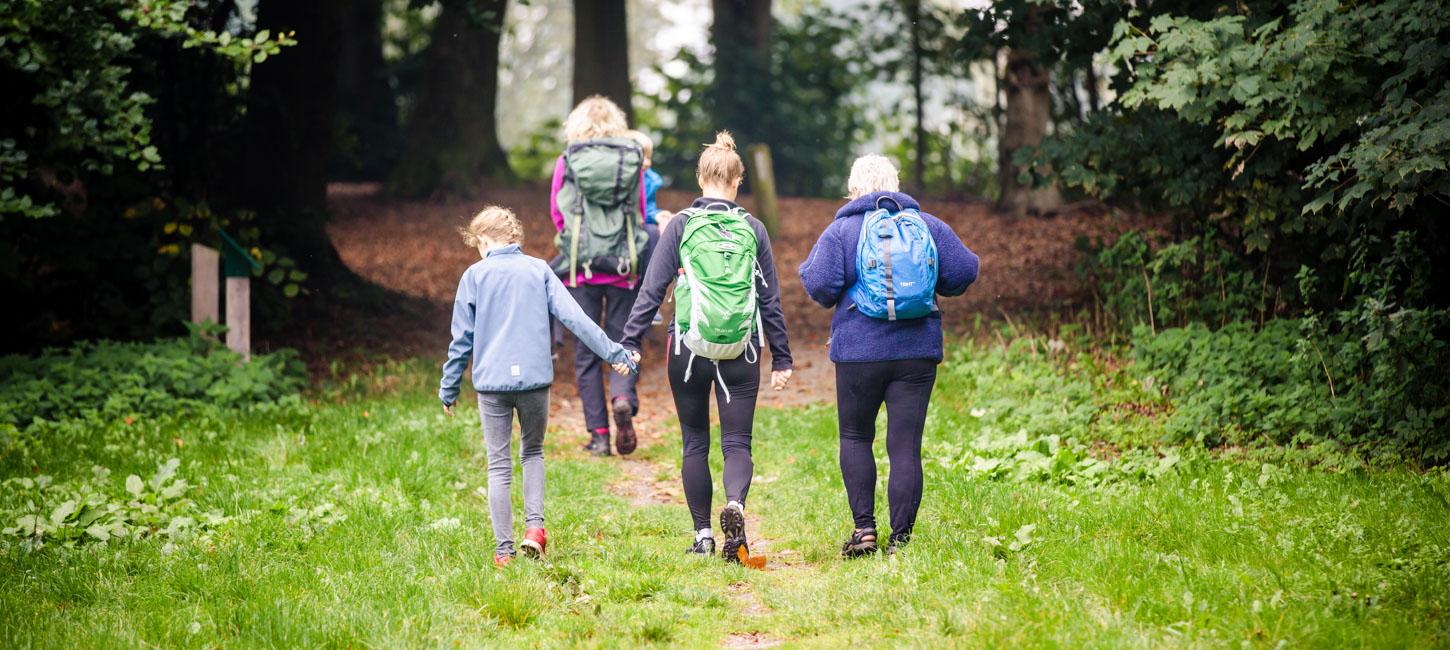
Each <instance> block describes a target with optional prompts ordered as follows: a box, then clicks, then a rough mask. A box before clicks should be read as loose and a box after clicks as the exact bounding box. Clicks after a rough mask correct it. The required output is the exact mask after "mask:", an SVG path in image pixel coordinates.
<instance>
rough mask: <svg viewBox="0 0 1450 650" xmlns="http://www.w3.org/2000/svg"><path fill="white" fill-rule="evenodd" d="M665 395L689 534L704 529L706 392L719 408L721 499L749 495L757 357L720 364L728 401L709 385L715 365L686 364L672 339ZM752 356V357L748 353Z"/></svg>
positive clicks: (707, 493) (707, 520) (708, 491)
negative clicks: (669, 396) (671, 407)
mask: <svg viewBox="0 0 1450 650" xmlns="http://www.w3.org/2000/svg"><path fill="white" fill-rule="evenodd" d="M667 345H669V346H671V347H670V349H669V352H668V354H669V357H670V363H669V374H670V391H671V392H673V393H674V395H675V412H676V413H677V414H679V417H680V434H681V436H682V439H683V443H684V461H683V463H682V464H681V468H680V477H681V478H682V479H683V480H684V483H685V503H687V504H689V506H690V518H691V519H692V520H694V525H695V530H700V529H701V528H706V527H708V526H709V525H710V500H711V498H712V494H711V489H712V481H711V479H710V393H712V392H713V393H715V405H716V407H717V408H718V409H719V410H720V451H721V453H722V454H724V456H725V499H726V500H727V501H739V502H740V504H741V505H744V504H745V494H746V493H747V492H749V491H750V477H751V476H753V475H754V474H755V463H754V462H752V461H751V460H750V431H751V429H752V428H753V427H754V426H755V396H756V394H757V393H758V392H759V391H760V359H759V358H756V360H755V361H754V362H748V361H746V360H745V356H744V355H741V356H740V357H739V358H736V359H731V360H729V361H721V362H720V376H721V377H723V378H724V380H725V387H726V388H729V389H730V402H729V403H726V402H725V391H724V390H723V389H722V388H721V387H720V386H719V385H717V382H716V381H715V362H714V361H711V360H709V359H705V358H702V357H701V358H696V359H695V362H694V368H693V369H692V370H691V372H690V380H689V381H685V369H686V368H687V367H688V366H690V351H689V349H687V348H683V347H681V349H680V354H675V351H674V347H673V346H674V338H673V335H672V336H671V337H670V339H668V342H667ZM752 356H753V355H752Z"/></svg>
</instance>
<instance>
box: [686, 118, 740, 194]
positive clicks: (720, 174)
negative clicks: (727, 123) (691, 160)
mask: <svg viewBox="0 0 1450 650" xmlns="http://www.w3.org/2000/svg"><path fill="white" fill-rule="evenodd" d="M695 176H696V178H697V179H698V180H699V181H700V185H704V184H706V183H718V184H720V185H739V184H740V181H741V179H743V178H745V163H743V162H741V161H740V154H738V153H735V138H733V137H731V135H730V132H729V131H720V132H718V133H716V134H715V141H714V142H713V143H710V144H707V145H705V150H704V151H702V152H700V163H699V165H698V166H696V168H695Z"/></svg>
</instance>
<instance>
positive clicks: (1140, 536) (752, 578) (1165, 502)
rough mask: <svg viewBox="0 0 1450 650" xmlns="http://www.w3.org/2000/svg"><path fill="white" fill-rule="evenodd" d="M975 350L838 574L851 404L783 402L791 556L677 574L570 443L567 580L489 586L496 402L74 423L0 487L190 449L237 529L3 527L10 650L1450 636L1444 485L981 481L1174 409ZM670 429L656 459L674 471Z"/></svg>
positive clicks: (769, 524) (778, 507)
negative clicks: (1017, 435)
mask: <svg viewBox="0 0 1450 650" xmlns="http://www.w3.org/2000/svg"><path fill="white" fill-rule="evenodd" d="M981 357H982V358H981V359H976V360H974V359H971V358H960V359H958V360H957V361H956V362H954V364H952V365H950V366H948V368H949V370H947V371H944V373H943V378H942V381H941V383H940V384H939V386H938V388H937V394H936V395H937V397H936V401H935V403H934V407H933V412H932V415H931V417H930V419H929V424H928V428H929V430H928V442H927V455H928V462H927V493H926V499H925V502H924V503H923V507H922V514H921V519H920V524H919V525H918V529H917V535H916V538H915V540H914V541H913V543H912V545H911V546H910V547H909V548H908V549H907V550H906V552H904V553H902V554H900V555H897V556H895V557H893V558H885V557H877V558H869V559H864V560H858V561H854V562H844V561H842V560H840V559H839V557H838V555H837V550H838V549H839V544H840V542H841V541H842V540H843V539H844V537H845V535H846V534H847V533H848V532H849V530H848V529H849V526H850V517H849V513H848V511H847V508H846V503H845V497H844V493H843V490H842V488H841V484H840V475H839V471H838V469H837V465H836V442H835V418H834V412H833V411H832V410H830V409H828V408H824V407H818V408H811V409H802V410H792V411H768V410H767V411H762V412H761V413H760V414H759V418H758V426H757V431H756V438H755V453H756V467H757V469H756V471H757V475H758V476H759V477H761V478H762V479H763V480H761V481H759V482H758V483H757V484H756V485H755V486H754V488H753V489H752V492H751V512H752V513H753V515H754V516H755V517H758V518H759V521H760V525H761V528H762V530H763V531H764V533H765V535H766V536H767V537H769V538H771V541H770V544H769V546H770V553H771V556H770V560H771V567H770V568H771V569H772V570H769V571H765V572H757V571H751V570H747V569H743V568H739V567H733V566H726V565H724V564H723V563H722V562H719V561H718V560H711V561H701V560H700V559H698V558H688V557H685V556H684V554H683V553H682V551H683V549H684V548H685V546H687V544H688V542H689V537H690V534H689V528H690V526H689V522H688V514H687V513H686V511H685V508H684V506H683V505H650V506H643V507H636V506H632V505H630V504H629V503H628V502H627V501H625V500H624V499H622V498H620V497H617V496H614V495H613V494H612V493H611V492H610V491H609V490H608V486H609V484H610V483H611V482H614V481H619V480H622V477H621V474H620V472H619V471H618V468H617V466H616V464H615V463H616V461H612V460H597V459H590V458H584V457H582V456H580V455H579V454H578V452H577V450H576V449H575V448H576V446H577V443H578V441H577V440H575V437H573V436H568V435H561V434H554V435H551V436H550V438H549V442H548V454H549V455H548V457H547V462H548V475H549V484H548V489H549V493H548V502H547V516H548V527H549V533H550V544H551V547H550V551H551V553H550V562H549V563H548V564H539V563H531V562H518V563H516V564H515V565H514V566H512V567H510V568H508V569H507V570H503V571H500V570H496V569H494V568H493V566H492V564H491V560H492V553H491V550H492V539H491V534H490V533H489V527H488V516H487V508H486V505H487V504H486V502H485V500H484V498H483V497H482V496H481V495H480V494H479V493H477V492H476V489H477V488H478V487H479V486H480V485H482V484H483V483H484V482H485V481H484V469H483V468H484V463H483V457H482V454H483V447H482V444H481V440H480V436H479V434H478V430H477V420H476V413H475V411H474V410H473V409H472V407H471V405H468V406H467V407H466V408H465V409H463V411H462V412H461V413H460V414H459V417H457V418H455V419H447V418H445V417H443V416H442V414H441V413H440V412H439V410H438V408H437V405H436V402H435V400H434V399H433V398H432V393H431V389H430V386H431V385H432V382H433V381H434V379H433V377H432V376H431V374H430V373H429V371H428V370H426V369H422V368H421V367H420V366H411V367H407V368H393V369H388V370H386V371H384V373H383V374H386V377H383V378H381V379H379V383H384V384H387V385H388V386H389V388H387V389H386V390H377V391H373V392H371V393H369V394H353V395H352V396H350V397H348V398H347V399H346V400H345V401H343V400H342V399H341V398H338V397H336V396H333V397H329V398H326V399H320V400H319V401H320V402H321V403H315V404H312V403H299V404H297V405H294V406H293V407H291V408H284V409H277V410H274V411H272V412H268V413H260V414H252V415H249V416H246V417H241V416H225V415H217V416H211V417H201V418H185V419H183V418H171V419H165V418H163V419H162V420H158V421H154V422H151V421H146V422H138V423H135V424H134V425H125V424H123V423H119V422H118V423H114V424H108V425H100V426H99V427H98V428H96V429H95V430H94V431H89V432H82V433H72V434H70V435H82V434H84V435H89V436H90V437H91V438H94V439H95V440H96V442H95V444H89V445H84V446H83V445H79V444H64V445H52V446H47V445H46V444H45V443H44V441H36V440H29V441H15V440H12V441H4V442H5V444H4V445H3V446H0V452H3V455H0V469H3V471H4V474H3V476H0V478H10V477H17V476H32V475H35V474H39V473H44V474H49V475H52V476H54V477H56V479H57V480H62V481H63V480H67V479H73V478H76V477H81V476H88V475H89V474H90V472H91V466H92V465H94V464H100V465H105V466H107V467H109V468H110V469H111V470H112V471H113V475H114V476H118V477H123V476H125V475H126V474H127V473H136V474H139V475H142V476H147V475H149V473H150V472H152V471H154V468H155V465H156V463H157V462H160V461H163V460H164V459H166V458H169V457H172V456H175V457H178V458H180V459H181V460H182V465H181V470H180V473H181V476H183V477H184V478H186V479H187V480H188V481H190V482H191V483H193V484H195V485H197V486H198V487H197V488H196V489H195V490H194V491H193V492H192V494H191V498H192V499H193V500H195V501H196V502H197V507H198V508H200V509H202V510H212V509H216V510H220V511H222V512H223V513H224V514H226V515H228V516H230V517H232V520H231V521H229V522H226V523H222V524H219V525H217V526H216V527H214V528H213V529H212V530H210V531H209V532H207V533H205V534H201V535H196V536H193V537H190V538H185V539H179V540H174V541H172V542H171V543H167V542H168V540H165V539H160V538H152V539H141V540H126V541H112V542H109V543H107V544H98V543H83V544H81V545H80V546H79V547H78V548H75V549H66V548H60V547H58V546H56V545H50V546H46V547H43V548H41V549H39V550H28V549H26V548H24V547H22V546H21V545H20V544H18V543H16V542H15V540H14V538H0V539H3V540H4V541H3V542H0V544H3V546H0V645H4V646H5V647H136V646H142V645H155V646H167V647H170V646H185V647H193V646H224V647H247V648H250V647H435V646H447V647H455V646H463V647H499V646H527V645H536V644H537V645H546V646H555V647H566V646H568V647H573V646H634V645H640V644H661V645H702V644H703V645H707V646H714V645H718V644H720V643H721V642H722V641H723V640H724V639H725V638H726V637H727V635H729V634H744V633H752V632H755V633H760V634H762V635H764V636H765V637H767V638H769V639H773V640H778V641H782V642H785V643H787V644H793V645H801V646H815V647H839V646H842V645H846V644H848V643H854V644H857V645H862V646H864V645H868V644H875V643H879V642H880V641H882V640H889V641H893V642H895V643H899V644H904V645H909V646H937V645H943V644H948V645H971V646H988V647H1000V646H1019V645H1027V646H1099V647H1104V646H1108V647H1119V646H1159V645H1228V644H1235V645H1237V644H1239V643H1241V642H1247V643H1248V644H1250V645H1255V646H1276V645H1278V644H1280V643H1281V642H1284V643H1287V644H1289V645H1295V646H1343V645H1354V646H1395V647H1397V646H1424V647H1431V646H1444V645H1446V644H1447V643H1450V616H1447V611H1446V608H1447V605H1450V525H1447V523H1446V522H1447V521H1450V501H1447V497H1450V479H1447V476H1446V474H1445V473H1444V472H1432V473H1414V472H1409V471H1403V470H1393V471H1375V472H1367V471H1353V472H1341V473H1333V472H1327V471H1323V470H1322V469H1311V468H1309V467H1307V466H1305V465H1304V464H1295V463H1292V462H1284V463H1278V464H1265V463H1261V462H1258V461H1257V460H1256V461H1253V462H1247V461H1243V460H1224V459H1219V458H1215V457H1214V456H1210V455H1207V454H1202V453H1197V454H1192V453H1189V454H1185V456H1184V460H1182V461H1181V462H1179V463H1177V464H1176V465H1175V466H1173V467H1172V468H1171V471H1166V472H1163V473H1161V474H1158V475H1154V474H1151V473H1141V474H1137V475H1133V476H1129V477H1127V478H1121V479H1116V478H1115V479H1113V480H1103V481H1097V480H1093V481H1087V480H1082V479H1081V477H1080V476H1079V475H1078V474H1074V473H1071V472H1069V473H1058V472H1052V471H1047V472H1045V473H1032V472H1026V473H1022V474H1020V475H1016V474H1014V475H1007V474H991V475H989V474H985V473H982V472H978V471H974V470H972V469H970V459H968V460H963V456H962V454H963V450H966V449H972V448H973V447H972V443H973V441H975V440H985V439H995V438H994V436H998V437H1000V435H1003V434H1004V432H1006V433H1010V432H1012V431H1015V430H1017V429H1019V428H1020V429H1023V430H1025V431H1026V432H1027V433H1028V434H1029V435H1030V436H1031V437H1034V438H1035V437H1038V436H1041V435H1044V434H1046V433H1048V431H1047V430H1048V429H1054V430H1060V431H1062V432H1063V434H1064V438H1071V439H1076V438H1084V437H1096V438H1111V437H1112V436H1114V435H1118V434H1121V435H1122V436H1123V437H1124V440H1127V439H1133V440H1135V441H1137V442H1136V443H1135V444H1137V445H1138V446H1139V447H1142V446H1144V445H1149V446H1151V444H1152V441H1151V435H1148V434H1147V433H1145V432H1147V431H1151V426H1150V425H1151V418H1146V419H1144V418H1136V417H1135V418H1128V419H1127V420H1121V419H1115V418H1109V417H1103V416H1100V415H1099V416H1085V415H1083V410H1082V408H1081V403H1083V402H1087V403H1097V402H1098V401H1103V400H1120V401H1121V400H1127V399H1130V398H1132V396H1131V395H1125V394H1124V393H1123V391H1124V390H1128V389H1123V388H1121V386H1118V385H1116V384H1115V385H1114V386H1107V385H1106V383H1104V382H1103V381H1102V378H1103V377H1104V376H1106V374H1105V372H1106V371H1100V370H1094V371H1092V372H1086V371H1084V372H1085V374H1086V375H1087V378H1086V379H1073V377H1075V376H1077V375H1076V374H1075V372H1076V370H1077V368H1076V367H1075V366H1073V365H1072V364H1070V363H1068V364H1059V365H1058V366H1051V365H1050V364H1051V363H1052V362H1049V361H1046V360H1044V361H1041V362H1038V361H1036V359H1037V356H1036V354H1035V353H1034V354H1033V356H1032V357H1031V359H1033V360H1034V361H1032V362H1028V361H1026V359H1027V358H1028V357H1026V356H1025V355H1024V356H1022V357H1021V358H1020V359H1019V358H1017V357H1013V359H1015V360H1016V363H1017V364H1018V365H1016V366H1014V367H1013V368H1009V369H1006V370H1003V369H1001V368H998V367H997V366H996V365H994V364H997V363H998V361H999V360H995V358H994V357H992V356H991V354H988V353H986V352H983V354H982V355H981ZM1034 364H1036V365H1034ZM429 365H431V364H429ZM1038 366H1042V367H1038ZM994 373H995V374H994ZM984 377H990V378H991V381H986V380H984V379H983V378H984ZM1064 377H1066V378H1067V379H1064ZM1108 383H1110V382H1108ZM1129 392H1130V393H1131V391H1130V390H1129ZM1062 395H1071V396H1073V397H1072V399H1071V400H1064V399H1061V396H1062ZM1014 402H1015V403H1018V404H1028V405H1035V406H1032V408H1025V407H1024V408H1020V409H1018V410H1017V411H1012V408H1011V407H1010V405H1011V404H1012V403H1014ZM974 409H980V410H976V412H977V413H978V415H972V412H973V411H974ZM1089 410H1092V409H1089ZM1009 411H1010V412H1009ZM1099 412H1101V411H1099ZM1039 423H1040V424H1039ZM177 438H180V439H181V440H182V441H183V442H182V444H181V445H180V446H178V445H177V444H176V442H175V440H176V439H177ZM67 439H68V440H69V439H70V438H67ZM666 439H667V440H670V441H671V442H670V443H668V444H667V445H666V446H664V447H663V448H652V449H646V450H642V451H641V453H642V454H644V455H645V456H646V457H648V458H651V459H654V460H655V461H656V462H659V463H662V464H664V465H666V466H669V467H673V466H675V465H677V464H678V461H677V460H676V458H677V456H678V453H679V443H678V440H677V438H676V437H675V436H666ZM1073 444H1074V443H1070V442H1065V443H1064V444H1063V447H1064V448H1067V447H1071V446H1072V445H1073ZM1123 444H1127V443H1126V442H1124V443H1123ZM983 453H988V452H983ZM990 453H995V454H998V455H1002V454H1006V456H1003V457H1004V458H1014V459H1015V458H1018V457H1019V456H1023V457H1025V456H1030V454H1025V455H1024V452H1022V451H1016V452H1014V451H1012V450H1008V451H1007V452H1001V451H992V452H990ZM716 456H717V458H716V459H715V461H716V467H717V471H718V452H717V454H716ZM1124 458H1126V456H1124ZM1023 462H1026V461H1023ZM1114 462H1118V463H1122V462H1126V461H1124V460H1121V459H1120V460H1118V461H1114ZM882 468H883V472H882V478H883V480H882V482H881V486H880V491H881V497H880V499H879V511H880V513H881V515H882V518H883V520H884V518H885V510H886V505H885V496H884V490H885V481H884V477H885V472H884V469H885V465H884V462H883V465H882ZM717 478H718V473H717ZM117 482H118V483H119V481H117ZM7 489H11V488H7ZM516 497H517V495H516ZM5 498H7V499H11V501H13V495H8V496H6V497H5ZM716 498H717V500H719V499H720V494H719V491H718V490H717V495H716ZM7 503H10V501H7ZM12 505H13V503H12ZM455 519H456V521H457V523H456V525H454V523H453V521H454V520H455ZM0 523H4V524H5V525H9V523H8V522H0Z"/></svg>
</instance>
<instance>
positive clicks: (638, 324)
mask: <svg viewBox="0 0 1450 650" xmlns="http://www.w3.org/2000/svg"><path fill="white" fill-rule="evenodd" d="M712 203H723V204H725V205H728V206H730V207H732V208H735V207H739V206H737V205H736V204H735V203H734V202H733V201H726V200H725V199H714V198H710V197H701V198H698V199H695V202H694V203H692V204H691V205H690V207H692V208H703V207H705V206H707V205H710V204H712ZM745 219H746V221H747V222H749V223H750V228H751V229H752V230H754V231H755V239H756V241H757V242H758V244H757V246H756V252H755V261H756V263H758V264H759V265H760V271H761V275H762V276H764V277H762V278H757V279H756V282H755V290H756V295H757V297H758V303H757V304H758V305H759V308H760V321H761V326H762V327H764V328H765V340H766V343H767V344H769V345H770V356H771V363H770V369H771V370H789V369H790V368H791V357H790V341H789V339H788V337H787V334H786V327H785V312H784V311H782V310H781V308H780V283H779V282H777V281H776V273H775V256H774V255H772V254H771V252H770V236H769V235H768V234H767V233H766V232H765V224H763V223H761V222H760V220H759V219H756V218H755V217H754V216H753V215H746V217H745ZM685 221H686V218H685V217H679V218H675V219H671V220H670V223H669V225H667V226H665V229H664V231H662V232H661V233H660V241H659V243H658V244H656V245H655V252H654V256H653V257H651V258H650V261H649V269H648V270H646V271H645V274H644V280H643V281H642V282H641V283H640V287H639V295H638V296H637V297H635V299H634V309H633V310H631V311H630V313H629V321H628V322H626V323H625V324H624V338H623V339H622V340H621V341H620V343H621V344H622V345H624V347H626V348H629V349H630V350H634V351H636V352H638V351H639V340H640V338H641V337H643V336H644V333H645V331H646V330H648V329H649V327H650V321H652V320H654V316H655V312H657V311H659V309H660V304H661V303H663V302H664V299H665V291H667V290H668V289H669V287H670V283H672V282H674V281H675V278H676V277H677V276H678V275H679V271H680V238H681V237H682V236H683V235H684V233H685ZM674 329H675V325H674V323H670V331H671V332H673V331H674Z"/></svg>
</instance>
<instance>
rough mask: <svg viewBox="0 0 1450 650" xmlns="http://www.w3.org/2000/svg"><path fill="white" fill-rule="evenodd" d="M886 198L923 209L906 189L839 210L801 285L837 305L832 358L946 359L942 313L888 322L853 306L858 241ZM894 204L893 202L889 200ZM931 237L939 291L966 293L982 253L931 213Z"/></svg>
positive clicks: (803, 267)
mask: <svg viewBox="0 0 1450 650" xmlns="http://www.w3.org/2000/svg"><path fill="white" fill-rule="evenodd" d="M882 197H889V198H891V199H895V200H896V202H897V203H899V204H901V207H903V208H911V209H915V210H918V211H919V210H921V204H919V203H917V202H916V199H913V198H911V197H910V196H907V195H906V194H902V193H900V192H874V193H871V194H867V195H866V196H863V197H860V198H858V199H855V200H853V201H851V202H849V203H847V204H846V205H844V206H842V207H841V209H840V210H837V211H836V219H835V220H834V221H832V222H831V225H829V226H826V231H825V232H823V233H821V238H820V239H819V240H817V241H816V245H815V247H814V248H812V249H811V254H810V255H809V256H808V257H806V261H805V262H803V263H802V264H801V267H800V275H801V284H802V285H804V286H805V289H806V293H808V294H810V296H811V299H812V300H815V301H816V302H818V303H820V304H821V305H823V306H825V307H834V308H836V313H835V314H834V315H833V316H831V361H833V362H835V363H843V362H847V363H849V362H857V361H896V360H900V359H932V360H935V361H941V359H942V333H941V314H940V313H935V314H931V315H929V316H926V317H924V318H915V319H911V320H898V321H888V320H881V319H877V318H871V317H870V316H867V315H865V314H862V313H861V312H859V311H857V310H855V309H852V308H851V307H852V306H853V305H854V304H855V303H854V301H852V300H851V296H850V294H849V291H848V290H849V289H850V288H851V286H852V285H854V284H856V245H857V242H858V240H859V239H860V237H861V224H862V222H863V221H864V220H865V215H866V213H867V212H870V211H871V210H874V209H876V201H877V200H878V199H880V198H882ZM887 205H888V206H889V205H890V203H889V202H888V203H887ZM921 218H922V219H923V220H925V221H926V225H927V229H928V230H929V231H930V232H931V238H932V239H933V240H934V241H935V242H936V249H937V263H938V268H937V281H936V292H937V294H938V295H941V296H960V295H962V292H964V291H966V290H967V286H968V285H970V284H972V282H973V281H975V280H976V279H977V254H976V253H973V252H972V251H970V250H968V249H967V247H966V246H965V245H963V244H962V240H961V239H960V238H958V237H957V234H956V233H955V232H952V228H951V226H948V225H947V224H946V223H945V222H943V221H942V220H941V219H938V218H936V217H933V216H931V215H929V214H927V213H925V212H922V213H921Z"/></svg>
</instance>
